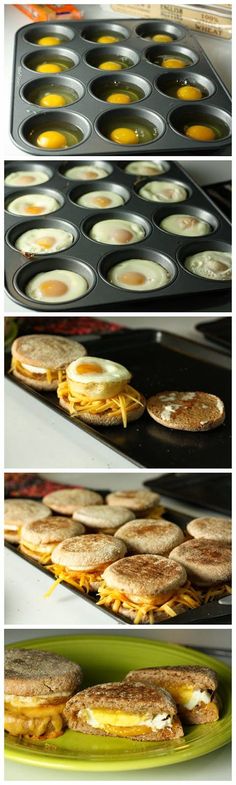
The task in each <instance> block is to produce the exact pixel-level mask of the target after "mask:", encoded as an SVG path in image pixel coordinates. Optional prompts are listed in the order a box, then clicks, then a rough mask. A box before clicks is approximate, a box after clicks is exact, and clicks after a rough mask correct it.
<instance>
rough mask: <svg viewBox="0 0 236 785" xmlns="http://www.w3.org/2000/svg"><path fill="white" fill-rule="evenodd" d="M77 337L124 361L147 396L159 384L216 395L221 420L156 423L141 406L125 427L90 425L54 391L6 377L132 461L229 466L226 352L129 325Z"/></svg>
mask: <svg viewBox="0 0 236 785" xmlns="http://www.w3.org/2000/svg"><path fill="white" fill-rule="evenodd" d="M82 342H83V343H84V344H85V345H86V348H87V351H88V353H89V354H90V355H91V356H98V357H104V358H107V359H110V360H114V361H115V362H118V363H121V364H122V365H125V366H126V367H127V368H128V369H129V370H130V371H131V373H132V375H133V378H132V384H133V386H134V387H136V388H137V389H138V390H140V391H141V392H142V393H143V394H144V395H145V396H146V397H149V396H150V395H153V394H154V393H156V392H159V391H161V390H203V391H205V392H209V393H213V394H216V395H218V396H219V397H220V398H222V400H223V401H224V404H225V409H226V419H225V422H224V423H223V425H221V426H220V427H218V428H216V429H214V430H212V431H207V432H204V433H198V432H197V433H190V432H186V431H175V430H171V429H170V428H165V427H163V426H161V425H158V423H156V422H155V421H154V420H153V419H152V418H151V417H150V416H149V415H148V414H147V412H145V413H144V415H143V416H142V417H141V419H140V420H138V421H137V422H133V423H130V424H129V425H128V427H127V429H124V428H123V427H122V426H113V427H100V428H98V427H97V428H95V427H93V428H92V427H91V426H89V425H87V424H85V423H82V422H81V421H80V420H79V419H78V418H75V417H74V418H71V417H70V416H69V414H68V413H67V412H66V411H65V409H63V408H61V407H60V405H59V403H58V399H57V396H56V393H55V392H44V391H39V390H34V389H33V388H32V387H29V386H27V385H26V384H24V383H22V382H21V381H20V380H19V379H17V378H16V377H15V376H13V375H12V374H10V375H9V379H10V380H11V381H12V383H13V384H16V385H17V386H20V387H21V388H23V389H24V390H25V391H26V392H28V393H29V394H30V395H33V397H34V398H37V399H38V401H41V403H44V404H45V405H46V406H49V408H52V409H53V411H54V412H55V411H56V412H58V413H60V415H61V417H64V419H66V420H67V421H68V422H69V423H70V426H71V427H74V428H78V429H79V432H80V431H81V430H82V431H85V432H86V433H88V434H90V435H92V436H93V437H94V438H96V439H98V441H100V442H102V443H103V444H104V445H106V446H107V447H111V448H112V449H113V450H115V452H118V453H119V454H120V455H122V456H123V457H124V458H126V459H128V460H130V461H131V462H132V463H133V464H134V465H135V466H139V467H142V468H152V469H156V468H161V469H162V470H164V469H169V468H174V469H176V468H178V469H181V468H183V469H186V468H187V469H188V468H189V467H191V468H197V469H204V468H207V469H210V468H222V469H225V468H230V467H231V424H230V417H231V401H230V396H231V374H230V358H229V357H228V356H227V355H225V354H223V353H220V352H216V351H215V350H214V349H211V348H208V347H205V346H202V345H200V344H197V343H195V342H193V341H190V340H188V339H186V338H182V337H181V336H177V335H173V334H170V333H168V332H164V331H163V330H158V329H156V330H155V329H153V330H130V331H127V332H126V333H125V335H124V334H123V335H112V336H106V337H98V338H97V339H96V340H94V339H92V340H91V339H88V340H86V339H85V338H84V337H83V339H82ZM9 367H10V357H9V355H6V373H7V375H8V373H9ZM78 438H80V436H79V435H78ZM48 450H50V445H48Z"/></svg>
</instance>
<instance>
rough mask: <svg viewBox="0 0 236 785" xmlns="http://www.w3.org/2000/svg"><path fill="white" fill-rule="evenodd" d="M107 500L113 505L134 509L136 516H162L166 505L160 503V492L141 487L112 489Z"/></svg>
mask: <svg viewBox="0 0 236 785" xmlns="http://www.w3.org/2000/svg"><path fill="white" fill-rule="evenodd" d="M106 502H107V504H109V505H110V506H111V507H117V506H118V507H128V509H129V510H132V511H133V512H134V513H135V514H134V518H135V517H136V518H140V517H141V518H146V517H149V515H151V517H156V516H157V517H158V518H159V517H160V515H161V514H162V513H163V512H164V507H162V506H161V505H160V503H159V502H160V496H159V493H155V492H154V491H149V490H148V489H145V488H141V489H140V490H137V491H133V490H130V491H112V493H108V494H107V496H106Z"/></svg>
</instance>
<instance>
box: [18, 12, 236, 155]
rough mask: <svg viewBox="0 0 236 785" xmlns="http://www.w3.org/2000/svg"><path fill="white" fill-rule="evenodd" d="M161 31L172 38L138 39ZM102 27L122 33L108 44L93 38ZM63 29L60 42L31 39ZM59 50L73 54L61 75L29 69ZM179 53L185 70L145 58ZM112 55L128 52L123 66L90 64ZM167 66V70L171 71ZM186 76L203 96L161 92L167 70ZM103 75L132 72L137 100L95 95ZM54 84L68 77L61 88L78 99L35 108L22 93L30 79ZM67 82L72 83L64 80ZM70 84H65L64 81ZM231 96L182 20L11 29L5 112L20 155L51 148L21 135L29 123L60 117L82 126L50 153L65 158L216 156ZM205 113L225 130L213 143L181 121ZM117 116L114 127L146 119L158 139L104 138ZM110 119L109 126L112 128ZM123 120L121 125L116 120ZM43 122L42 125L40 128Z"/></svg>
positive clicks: (201, 117) (168, 75)
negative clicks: (71, 140) (185, 59)
mask: <svg viewBox="0 0 236 785" xmlns="http://www.w3.org/2000/svg"><path fill="white" fill-rule="evenodd" d="M157 31H159V32H166V33H170V34H172V35H173V36H174V39H175V40H174V41H173V42H171V43H168V44H155V43H154V42H153V41H151V40H150V41H148V40H146V39H145V36H146V35H151V34H152V33H153V34H154V33H155V32H157ZM106 33H107V34H108V33H111V34H112V33H120V34H121V35H122V36H123V38H122V40H121V41H119V42H117V43H114V44H99V43H96V42H95V41H94V40H91V38H92V37H94V38H96V36H99V34H100V35H102V34H103V35H104V34H106ZM60 34H61V35H63V36H65V40H63V42H62V44H60V45H59V46H52V47H45V46H39V45H37V43H36V41H37V40H38V39H39V38H40V37H41V36H47V35H49V36H50V35H57V36H58V35H60ZM57 53H59V54H62V55H64V56H67V57H69V58H72V60H73V66H72V68H71V69H70V70H67V71H63V72H62V73H59V74H58V73H56V74H49V75H48V79H47V77H46V75H45V74H40V73H38V72H36V71H35V70H32V68H30V65H31V63H32V59H34V58H41V59H44V58H45V56H46V55H48V56H49V57H53V56H54V55H55V54H57ZM169 53H170V55H171V54H172V55H173V54H175V53H176V54H177V56H179V57H181V54H182V55H184V54H187V55H190V57H191V58H192V60H193V62H192V63H191V65H189V66H187V67H186V68H182V69H181V70H180V69H178V70H177V69H166V68H164V67H162V66H159V65H157V64H155V63H153V62H152V59H153V57H154V56H156V55H159V54H169ZM118 54H120V55H122V56H126V57H128V59H130V60H131V61H132V65H131V67H130V68H128V69H126V70H121V71H103V70H101V69H99V68H98V67H96V65H97V62H98V60H97V58H98V57H99V58H100V55H102V58H104V61H105V60H111V59H112V57H114V56H115V55H116V56H117V55H118ZM170 72H171V73H170ZM188 74H191V76H192V77H193V79H194V81H195V82H196V83H198V84H200V86H202V87H203V88H205V89H207V91H208V95H207V97H205V98H204V99H202V100H200V101H181V100H179V99H176V98H172V97H170V96H168V95H166V94H165V93H164V92H163V90H164V89H165V84H164V83H165V79H166V83H167V81H169V79H170V78H171V76H172V77H173V78H174V77H175V76H178V77H179V76H181V77H183V78H184V77H185V76H188ZM104 75H105V76H106V77H107V79H108V78H110V79H111V80H112V79H113V77H114V78H116V77H117V75H118V78H120V77H121V79H122V80H125V79H126V78H127V82H129V78H130V79H131V80H135V83H136V84H137V83H138V80H139V78H141V79H142V80H145V83H146V87H145V90H144V94H145V95H144V98H143V99H142V100H141V101H139V102H136V103H134V104H131V105H130V106H128V108H127V105H124V104H122V105H119V107H118V108H115V106H116V105H114V104H112V105H111V104H109V103H107V102H106V101H104V100H100V99H99V98H98V97H97V93H96V95H94V92H93V90H94V84H95V83H96V89H97V84H98V78H100V79H104ZM40 80H41V82H42V84H46V81H48V83H50V82H53V83H54V82H55V84H56V85H58V86H59V85H60V84H61V83H63V81H64V80H67V82H68V86H71V87H72V86H73V87H74V88H75V90H76V89H77V88H78V91H79V96H81V97H79V100H77V101H75V102H74V103H72V104H70V105H67V106H65V107H63V108H61V109H55V110H51V109H42V108H41V107H40V106H37V105H36V104H34V103H30V101H29V91H30V89H31V87H32V84H33V86H34V88H35V86H36V85H37V84H38V86H39V85H40ZM71 80H73V81H71ZM70 82H71V84H70ZM230 113H231V99H230V94H229V92H228V91H227V89H226V87H225V85H224V84H223V82H222V80H221V79H220V77H219V75H218V74H217V72H216V71H215V69H214V68H213V66H212V64H211V63H210V61H209V60H208V58H207V57H206V55H205V52H204V51H203V49H202V48H201V46H200V45H199V43H198V41H197V39H196V38H195V36H194V35H192V34H191V33H190V32H189V31H188V30H186V29H185V28H184V27H182V25H177V24H174V23H170V22H161V21H159V20H152V21H149V22H147V21H146V20H141V19H139V20H137V19H136V20H134V19H124V20H123V19H121V20H119V21H112V20H109V19H105V20H104V21H100V20H99V21H98V20H97V21H96V20H95V21H93V22H89V21H88V22H66V24H64V23H63V24H62V23H60V22H55V23H51V22H46V23H43V24H36V23H35V24H34V25H32V24H31V25H26V26H25V27H22V28H21V29H20V30H19V31H18V33H17V35H16V44H15V54H14V69H13V91H12V114H11V134H12V137H13V140H14V142H15V143H16V144H17V146H18V147H20V149H22V150H24V152H26V153H31V154H34V155H37V156H40V155H42V156H45V155H50V154H51V153H52V150H48V152H47V151H45V150H43V149H42V148H40V147H38V146H37V147H35V146H34V145H33V144H32V143H31V142H30V141H29V139H28V134H29V133H30V131H32V129H33V128H36V129H37V128H39V129H40V128H41V130H46V126H47V124H48V123H49V126H50V123H51V122H52V123H53V124H55V125H56V128H58V127H59V125H60V123H63V122H65V123H67V124H68V123H69V124H71V125H72V126H76V127H77V128H78V127H79V128H81V129H82V131H83V134H84V140H82V142H80V143H79V144H75V145H73V146H72V147H70V148H67V149H66V150H65V149H57V151H56V152H57V154H58V155H60V156H65V155H67V154H68V149H69V150H70V151H71V153H72V155H79V156H80V155H93V156H94V154H95V153H96V155H110V154H111V155H112V154H114V155H122V154H124V153H132V155H140V154H142V155H144V154H147V155H150V154H152V155H153V154H155V153H157V154H160V153H161V154H167V153H169V154H171V155H175V154H186V155H191V154H192V153H193V152H195V153H196V152H198V153H200V154H201V153H206V152H207V153H208V154H211V153H212V154H213V155H216V154H217V153H222V154H223V151H224V148H225V146H227V145H228V144H229V142H230V136H231V130H230V128H231V121H230ZM209 115H212V116H213V119H214V117H215V118H216V119H217V121H219V122H220V123H221V122H223V123H226V125H227V128H228V132H227V133H226V135H225V136H224V138H222V139H218V140H215V141H212V142H199V141H196V140H192V139H190V138H187V137H186V136H185V135H183V133H182V132H181V130H182V124H183V123H184V122H185V121H186V122H189V120H190V121H191V119H194V123H195V124H196V123H197V122H200V123H202V122H204V118H206V116H209ZM116 116H117V122H118V126H120V123H121V116H123V119H124V122H127V123H128V122H129V120H132V118H133V116H135V117H140V119H146V120H147V119H149V120H150V121H151V122H153V123H154V125H155V126H156V127H157V129H158V134H159V135H158V137H157V138H156V139H154V140H153V141H151V142H148V143H145V144H136V145H121V144H115V143H114V142H112V141H111V140H109V139H108V138H107V137H106V136H104V130H105V133H106V131H107V130H109V124H110V122H111V121H112V120H113V118H114V120H115V117H116ZM116 125H117V124H116V123H115V127H116ZM122 125H124V123H122ZM47 127H48V126H47Z"/></svg>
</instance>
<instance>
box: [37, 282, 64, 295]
mask: <svg viewBox="0 0 236 785" xmlns="http://www.w3.org/2000/svg"><path fill="white" fill-rule="evenodd" d="M39 288H40V292H41V294H43V295H44V297H62V295H63V294H66V292H68V286H67V285H66V284H65V283H63V281H53V280H52V281H44V283H41V285H40V287H39Z"/></svg>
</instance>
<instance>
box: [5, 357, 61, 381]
mask: <svg viewBox="0 0 236 785" xmlns="http://www.w3.org/2000/svg"><path fill="white" fill-rule="evenodd" d="M14 370H16V371H18V372H19V373H20V374H21V376H25V378H26V379H38V380H40V381H47V382H48V384H51V382H53V381H57V382H58V384H59V383H61V382H62V381H63V379H65V375H66V373H65V369H63V368H58V369H53V368H37V366H33V365H26V364H25V363H21V362H20V361H19V360H17V359H16V358H15V357H13V358H12V361H11V368H10V371H14Z"/></svg>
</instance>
